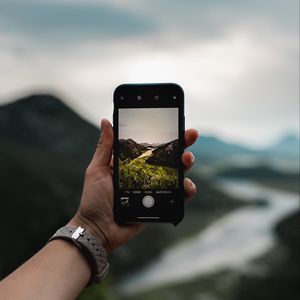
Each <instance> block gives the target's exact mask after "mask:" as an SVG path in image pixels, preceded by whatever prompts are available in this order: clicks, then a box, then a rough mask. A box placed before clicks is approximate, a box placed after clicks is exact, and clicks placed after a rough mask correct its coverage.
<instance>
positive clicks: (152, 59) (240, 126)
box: [0, 0, 299, 145]
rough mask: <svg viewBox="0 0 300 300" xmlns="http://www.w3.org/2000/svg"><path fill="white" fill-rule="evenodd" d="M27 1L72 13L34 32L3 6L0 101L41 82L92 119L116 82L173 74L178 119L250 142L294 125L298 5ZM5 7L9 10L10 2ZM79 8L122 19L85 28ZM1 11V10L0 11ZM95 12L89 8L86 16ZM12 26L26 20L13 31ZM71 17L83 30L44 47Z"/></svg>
mask: <svg viewBox="0 0 300 300" xmlns="http://www.w3.org/2000/svg"><path fill="white" fill-rule="evenodd" d="M34 3H35V2H33V1H31V4H30V5H31V6H32V7H35V5H37V6H38V8H36V9H37V10H36V11H39V10H41V11H43V9H44V8H40V7H41V6H43V5H44V6H45V8H47V9H48V8H49V6H52V9H53V11H52V12H50V15H51V16H52V17H53V16H55V13H54V12H55V11H59V10H60V7H62V8H63V9H62V10H61V12H60V13H61V16H63V15H65V14H66V15H68V14H69V13H71V11H72V13H71V14H72V15H73V16H74V19H72V18H71V19H72V20H71V21H70V23H68V22H69V21H68V18H63V17H61V18H60V20H61V21H64V22H66V23H67V24H66V25H64V26H63V25H61V26H59V23H58V24H55V25H52V23H51V22H49V21H47V23H49V26H50V27H51V26H54V27H51V29H49V30H50V32H49V34H47V35H46V36H45V37H44V39H40V37H38V35H37V34H36V33H35V34H32V33H30V31H31V30H32V29H31V27H30V26H33V25H30V26H29V25H28V24H27V23H26V22H25V23H24V24H23V23H18V22H17V21H14V18H15V17H16V14H10V13H8V11H7V10H6V14H7V18H8V17H9V16H11V17H12V18H11V22H12V23H14V24H15V25H14V26H12V27H11V30H6V29H5V28H4V27H1V26H2V25H3V23H2V21H0V47H1V49H2V51H1V54H0V80H1V83H2V89H1V90H0V101H7V100H9V99H12V98H14V97H17V96H18V95H23V94H24V93H29V92H32V91H41V90H42V91H43V90H44V91H45V90H46V91H50V92H54V93H56V94H58V95H61V96H62V97H63V98H64V99H66V100H67V101H68V103H69V104H70V105H71V106H73V107H74V108H75V109H76V110H77V111H78V112H79V113H80V114H82V115H83V116H85V117H86V118H88V119H89V120H92V121H93V122H94V123H99V119H100V118H102V117H109V116H111V114H112V108H113V107H112V92H113V89H114V88H115V87H116V86H117V85H118V84H120V83H124V82H170V81H174V82H178V83H179V84H181V85H182V86H183V88H184V89H185V93H186V120H187V127H189V126H195V127H197V128H198V129H200V131H201V132H203V131H204V132H207V133H216V134H218V135H220V136H222V137H224V138H226V139H228V140H233V141H239V142H240V141H242V142H244V143H248V144H251V145H263V144H266V143H269V142H271V140H272V139H275V138H276V137H277V136H278V135H280V134H283V133H284V132H285V131H289V130H292V131H296V132H298V131H299V125H298V122H299V113H298V112H299V103H298V99H299V91H298V79H299V71H298V65H299V46H298V28H296V27H295V24H296V23H297V20H298V17H297V14H296V13H295V9H296V7H297V6H298V4H292V2H286V1H284V3H285V4H286V5H285V6H284V5H283V1H263V3H261V2H258V1H243V5H242V4H241V3H240V1H237V2H236V1H229V2H226V5H225V4H224V2H222V3H223V4H221V2H218V1H216V2H215V1H214V2H208V1H206V2H204V1H189V5H187V4H186V2H185V3H184V4H183V2H180V1H159V2H156V1H151V2H150V1H124V2H123V1H122V3H120V2H119V1H118V0H115V1H112V2H110V1H101V3H100V2H98V1H89V2H86V1H80V0H76V4H74V3H73V2H72V3H70V1H67V0H65V1H61V2H60V3H57V2H51V3H50V4H49V1H46V0H44V1H39V4H34ZM124 3H126V5H125V4H124ZM128 3H129V4H128ZM172 3H173V5H172ZM14 5H15V9H17V8H18V5H17V4H16V2H15V4H14ZM69 6H71V7H73V8H72V9H71V10H70V11H69V12H68V10H67V9H64V7H69ZM109 6H110V7H109ZM53 7H54V8H55V9H54V8H53ZM81 7H84V9H83V12H82V15H84V14H85V13H84V12H86V13H87V12H89V11H91V10H92V9H93V10H95V9H100V10H101V8H102V7H106V8H107V7H109V8H107V10H104V11H105V12H109V13H108V15H109V16H116V15H118V14H122V15H123V18H125V19H124V20H127V18H129V19H130V20H131V21H130V22H129V21H128V22H127V21H124V22H123V21H120V23H119V24H117V23H116V24H115V23H114V21H113V20H110V19H109V20H108V19H105V18H104V19H103V20H101V21H98V20H97V22H98V23H97V24H101V22H103V24H104V25H103V28H101V29H99V30H100V31H97V30H96V31H94V29H93V28H92V27H93V26H92V24H93V22H92V21H89V22H88V21H87V22H85V21H84V18H81V17H79V18H78V24H77V25H74V23H76V20H77V19H76V17H75V15H76V13H77V11H80V9H81ZM168 8H169V9H168ZM0 11H1V9H0ZM45 13H46V12H45ZM1 14H3V11H1V12H0V19H1ZM19 14H21V12H20V13H19ZM25 15H26V13H25ZM82 15H80V16H82ZM102 15H103V12H97V13H95V19H97V18H98V17H96V16H99V17H100V16H102ZM124 16H125V17H124ZM26 18H27V17H26ZM26 18H25V19H26ZM91 19H92V17H91ZM37 20H38V19H37ZM37 20H34V21H32V22H33V23H34V22H37ZM48 20H49V19H48ZM132 20H133V21H132ZM140 20H141V23H139V22H140ZM22 22H23V21H22ZM95 22H96V21H95ZM126 22H127V23H126ZM50 23H51V24H50ZM123 23H124V24H123ZM1 24H2V25H1ZM20 24H23V25H24V27H26V26H27V28H26V29H21V28H20V27H21V25H20ZM30 24H31V23H30ZM38 24H39V23H37V25H38ZM72 24H73V25H74V26H75V27H74V28H75V29H76V30H77V27H81V26H82V28H83V29H78V34H77V35H74V37H73V39H72V42H70V40H62V42H61V43H59V44H58V45H57V44H54V45H53V41H58V40H59V39H60V38H61V37H60V34H62V36H64V35H67V33H68V32H69V31H71V32H72V31H73V30H74V33H75V32H76V30H75V29H74V28H73V27H72V26H73V25H72ZM128 24H131V25H130V26H129V25H128ZM133 24H134V25H133ZM71 25H72V26H71ZM123 25H124V26H123ZM76 26H77V27H76ZM122 26H123V28H121V29H122V30H123V31H122V30H120V27H122ZM135 26H141V27H140V28H135ZM143 26H145V27H143ZM14 28H15V29H14ZM60 28H61V29H60ZM13 29H14V30H13ZM22 30H23V31H22ZM80 30H82V31H80ZM119 30H120V31H119ZM60 31H61V32H60ZM86 31H88V32H89V34H87V33H86V34H85V33H84V32H86ZM100 32H101V34H100ZM48 35H49V38H46V37H48ZM100 35H101V38H99V36H100Z"/></svg>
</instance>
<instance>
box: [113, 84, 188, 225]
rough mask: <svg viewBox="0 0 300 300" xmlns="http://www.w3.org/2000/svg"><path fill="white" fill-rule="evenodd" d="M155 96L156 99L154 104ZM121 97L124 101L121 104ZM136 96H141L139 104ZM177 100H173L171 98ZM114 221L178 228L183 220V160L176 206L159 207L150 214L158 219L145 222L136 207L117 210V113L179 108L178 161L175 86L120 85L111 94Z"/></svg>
mask: <svg viewBox="0 0 300 300" xmlns="http://www.w3.org/2000/svg"><path fill="white" fill-rule="evenodd" d="M156 95H158V96H159V99H158V100H155V96H156ZM121 96H122V97H123V100H121ZM137 96H141V100H139V99H138V97H137ZM173 96H175V97H176V99H174V98H173ZM113 99H114V113H113V124H114V176H113V178H114V218H115V220H116V222H118V223H119V224H123V223H144V222H159V223H161V222H164V223H165V222H167V223H173V224H174V225H176V224H178V223H179V222H180V221H181V220H182V219H183V216H184V188H183V179H184V174H183V171H184V167H183V164H182V160H181V159H179V162H178V163H179V166H178V194H177V198H176V201H175V203H173V204H170V205H165V206H164V207H160V210H159V211H157V210H155V209H153V208H151V209H152V211H153V213H154V215H155V217H159V219H151V218H145V219H143V218H142V217H140V215H143V213H142V212H141V210H143V208H141V206H138V205H137V206H136V208H135V211H134V212H133V210H131V213H130V214H129V213H128V212H126V213H125V211H124V209H123V208H121V207H120V205H119V203H118V199H119V198H120V194H119V187H118V182H119V174H118V159H117V158H118V135H119V124H118V122H119V120H118V109H120V108H165V107H166V108H167V107H177V108H178V140H179V158H181V156H182V154H183V151H184V92H183V89H182V88H181V87H180V86H179V85H177V84H174V83H160V84H122V85H120V86H118V87H117V88H116V89H115V91H114V96H113Z"/></svg>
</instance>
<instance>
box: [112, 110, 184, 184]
mask: <svg viewBox="0 0 300 300" xmlns="http://www.w3.org/2000/svg"><path fill="white" fill-rule="evenodd" d="M118 145H119V156H118V163H119V188H120V189H124V190H128V189H134V190H150V189H156V190H163V189H176V188H178V153H179V151H178V150H179V145H178V108H173V107H172V108H122V109H119V137H118Z"/></svg>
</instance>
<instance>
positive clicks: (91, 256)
mask: <svg viewBox="0 0 300 300" xmlns="http://www.w3.org/2000/svg"><path fill="white" fill-rule="evenodd" d="M55 239H63V240H66V241H69V242H72V243H73V244H75V245H76V246H77V247H78V248H79V249H80V250H81V252H82V254H83V255H84V256H85V258H86V259H87V261H88V262H89V264H90V266H91V269H92V276H91V280H90V282H89V285H90V284H92V283H100V282H101V281H102V280H103V279H104V278H105V276H106V275H107V273H108V269H109V263H108V262H107V259H106V257H107V253H106V251H105V249H104V248H103V246H102V245H101V243H100V242H99V241H98V240H97V239H96V238H95V237H94V236H93V235H92V234H90V233H89V232H87V230H86V229H85V228H83V227H80V226H79V227H75V226H64V227H61V228H60V229H58V230H57V231H56V233H55V234H54V235H53V236H52V237H51V238H50V239H49V240H48V242H50V241H52V240H55Z"/></svg>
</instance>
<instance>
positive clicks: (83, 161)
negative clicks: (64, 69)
mask: <svg viewBox="0 0 300 300" xmlns="http://www.w3.org/2000/svg"><path fill="white" fill-rule="evenodd" d="M98 137H99V130H98V129H97V128H96V127H95V126H93V125H91V124H89V123H88V122H86V121H85V120H83V119H82V118H80V117H79V116H78V115H77V114H76V113H75V112H73V111H72V110H71V109H70V108H69V107H67V106H66V105H65V104H64V103H63V102H62V101H61V100H59V99H58V98H56V97H53V96H50V95H34V96H29V97H26V98H23V99H20V100H18V101H16V102H13V103H9V104H6V105H3V106H0V149H1V155H0V166H1V167H0V192H1V209H0V226H1V228H5V230H4V231H3V232H2V234H1V239H2V243H3V244H4V245H10V247H1V249H0V257H2V258H5V259H4V260H3V259H1V260H0V278H1V275H2V276H3V275H4V274H7V273H8V272H9V271H12V269H14V268H15V267H17V266H18V265H19V264H21V263H22V262H23V260H24V259H26V258H27V257H28V256H30V255H32V253H34V252H36V251H37V250H38V249H39V248H40V247H41V246H43V245H44V244H45V242H46V240H47V237H50V236H51V235H52V234H53V233H54V231H55V230H56V229H57V228H58V227H60V226H61V225H62V224H65V223H66V222H67V221H68V220H69V218H70V217H71V216H72V215H73V214H74V213H75V211H76V209H77V207H78V203H79V201H80V197H81V190H82V184H83V177H84V171H85V168H86V166H87V164H88V163H89V161H90V159H91V157H92V154H93V152H94V150H95V146H96V143H97V140H98ZM20 228H22V230H20Z"/></svg>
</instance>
